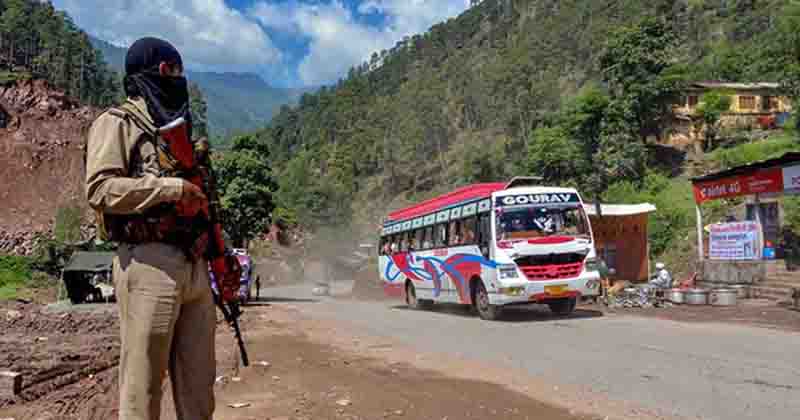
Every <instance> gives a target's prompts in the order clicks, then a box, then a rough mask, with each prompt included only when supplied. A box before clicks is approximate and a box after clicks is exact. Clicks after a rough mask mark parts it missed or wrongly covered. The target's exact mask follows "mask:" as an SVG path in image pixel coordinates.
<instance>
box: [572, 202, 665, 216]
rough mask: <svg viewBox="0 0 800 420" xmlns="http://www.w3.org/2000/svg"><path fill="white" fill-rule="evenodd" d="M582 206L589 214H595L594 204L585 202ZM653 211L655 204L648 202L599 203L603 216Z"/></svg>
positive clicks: (632, 214)
mask: <svg viewBox="0 0 800 420" xmlns="http://www.w3.org/2000/svg"><path fill="white" fill-rule="evenodd" d="M583 208H584V209H585V210H586V214H588V215H589V216H596V215H597V207H596V206H595V205H594V204H590V203H585V204H584V205H583ZM654 211H656V206H654V205H652V204H650V203H641V204H601V205H600V212H601V213H602V215H603V216H634V215H637V214H645V213H652V212H654Z"/></svg>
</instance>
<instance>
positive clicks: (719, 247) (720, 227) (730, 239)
mask: <svg viewBox="0 0 800 420" xmlns="http://www.w3.org/2000/svg"><path fill="white" fill-rule="evenodd" d="M760 233H761V229H760V227H759V225H758V223H756V222H736V223H720V224H715V225H711V233H710V237H709V240H710V241H709V248H708V256H709V258H710V259H712V260H758V259H761V246H760V242H761V241H760V236H761V235H760Z"/></svg>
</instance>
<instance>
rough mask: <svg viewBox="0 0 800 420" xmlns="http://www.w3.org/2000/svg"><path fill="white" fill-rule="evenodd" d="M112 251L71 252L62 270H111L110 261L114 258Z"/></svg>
mask: <svg viewBox="0 0 800 420" xmlns="http://www.w3.org/2000/svg"><path fill="white" fill-rule="evenodd" d="M114 255H115V254H114V253H113V252H83V251H79V252H76V253H74V254H72V258H70V260H69V264H67V266H66V267H65V268H64V271H67V272H69V271H84V272H90V273H97V272H101V271H109V270H111V263H112V261H113V260H114Z"/></svg>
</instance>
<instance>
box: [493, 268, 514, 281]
mask: <svg viewBox="0 0 800 420" xmlns="http://www.w3.org/2000/svg"><path fill="white" fill-rule="evenodd" d="M497 271H498V273H500V279H501V280H502V279H515V278H517V276H518V274H517V266H515V265H512V264H509V265H500V266H498V267H497Z"/></svg>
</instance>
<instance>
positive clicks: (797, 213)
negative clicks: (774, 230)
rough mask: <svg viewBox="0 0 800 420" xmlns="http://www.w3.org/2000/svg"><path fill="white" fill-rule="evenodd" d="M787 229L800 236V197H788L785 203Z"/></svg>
mask: <svg viewBox="0 0 800 420" xmlns="http://www.w3.org/2000/svg"><path fill="white" fill-rule="evenodd" d="M783 209H784V211H785V212H786V227H787V228H789V229H791V230H792V231H793V232H794V233H795V234H797V235H800V196H787V197H786V198H785V199H784V201H783Z"/></svg>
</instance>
